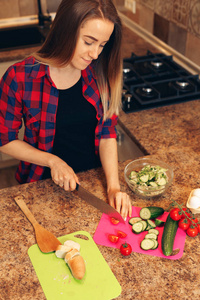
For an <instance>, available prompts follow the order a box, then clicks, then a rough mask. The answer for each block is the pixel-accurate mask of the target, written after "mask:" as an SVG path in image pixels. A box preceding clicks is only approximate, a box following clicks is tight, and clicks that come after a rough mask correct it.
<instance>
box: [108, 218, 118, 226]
mask: <svg viewBox="0 0 200 300" xmlns="http://www.w3.org/2000/svg"><path fill="white" fill-rule="evenodd" d="M110 222H111V223H112V224H114V225H117V224H118V223H119V220H117V219H115V218H110Z"/></svg>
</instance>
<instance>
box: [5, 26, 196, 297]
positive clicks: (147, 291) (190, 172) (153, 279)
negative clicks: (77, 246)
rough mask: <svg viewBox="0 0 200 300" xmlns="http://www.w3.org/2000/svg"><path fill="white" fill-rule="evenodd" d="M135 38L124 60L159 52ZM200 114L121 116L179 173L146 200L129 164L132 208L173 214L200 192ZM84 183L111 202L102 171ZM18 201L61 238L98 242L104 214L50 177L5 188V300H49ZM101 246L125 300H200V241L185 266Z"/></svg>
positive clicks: (190, 245) (189, 241)
mask: <svg viewBox="0 0 200 300" xmlns="http://www.w3.org/2000/svg"><path fill="white" fill-rule="evenodd" d="M127 33H128V34H127ZM133 38H134V37H133ZM135 39H136V43H135V44H134V42H133V39H132V38H131V39H130V33H129V32H128V31H126V34H125V41H126V43H125V45H124V50H123V51H124V52H123V53H124V56H128V55H130V53H131V51H135V50H136V52H137V53H138V54H143V53H145V52H146V50H147V49H149V47H151V46H149V45H147V44H146V43H145V42H144V41H143V44H142V41H141V39H140V38H138V37H135ZM128 41H129V42H130V44H131V47H132V48H131V49H130V47H129V46H128ZM137 45H138V49H140V48H141V49H140V53H139V52H138V50H137ZM151 50H153V51H156V49H153V48H152V49H151ZM199 110H200V101H199V100H195V101H192V102H188V103H184V104H177V105H171V106H167V107H162V108H156V109H151V110H146V111H141V112H136V113H131V114H125V113H124V112H121V114H120V118H119V121H120V123H122V125H123V126H124V127H125V129H126V130H127V131H128V132H129V134H130V135H132V137H133V139H134V140H135V141H136V142H137V143H138V144H139V145H140V147H142V148H143V150H145V152H146V153H147V154H148V155H150V156H152V157H154V158H158V159H161V160H163V161H165V162H167V163H169V164H170V165H171V166H172V167H173V169H174V180H173V184H172V186H171V187H170V188H169V189H168V191H167V192H166V194H164V195H163V196H161V197H160V198H158V199H157V200H143V199H140V198H139V197H137V196H135V195H134V194H133V193H132V192H131V191H130V190H129V188H128V187H127V185H126V183H125V180H124V176H123V171H124V168H125V166H126V164H127V163H128V161H126V162H121V163H119V175H120V180H121V186H122V189H123V190H124V191H126V192H127V193H128V194H129V195H130V197H131V200H132V205H134V206H138V207H144V206H151V205H154V206H155V205H159V206H162V207H163V208H164V209H166V208H167V207H168V205H169V204H170V202H171V199H174V200H176V201H177V202H178V203H184V204H185V203H186V201H187V198H188V196H189V193H190V191H191V190H192V189H194V188H197V187H199V186H200V179H199V169H200V146H199V138H200V122H199V121H200V116H199ZM79 179H80V182H81V183H82V185H83V187H85V188H87V189H88V190H89V191H90V192H92V193H94V194H95V195H96V196H98V197H100V198H102V199H104V200H105V201H106V186H105V179H104V174H103V171H102V169H101V168H98V169H95V170H90V171H87V172H83V173H80V174H79ZM16 195H23V196H24V197H25V202H26V204H27V206H28V207H29V209H30V210H31V211H32V213H33V214H34V216H35V218H36V220H38V222H39V223H40V224H41V225H42V226H43V227H45V228H46V229H47V230H49V231H51V232H52V233H53V234H54V235H55V236H63V235H66V234H69V233H72V232H76V231H79V230H84V231H87V232H89V233H90V234H91V236H93V235H94V233H95V230H96V228H97V225H98V223H99V221H100V218H101V212H99V211H98V210H97V209H95V208H93V207H92V206H90V205H88V204H87V203H85V202H84V201H82V200H81V199H80V198H79V197H78V196H77V195H76V193H74V192H65V191H64V190H63V189H61V188H59V187H58V186H56V185H55V184H54V183H53V182H52V181H51V180H50V179H48V180H44V181H40V182H34V183H29V184H23V185H20V186H14V187H12V188H6V189H2V190H0V207H1V209H0V218H1V233H2V235H1V250H0V262H1V263H0V275H1V282H0V289H1V299H15V300H23V299H24V300H25V299H26V300H29V299H34V300H37V299H38V300H39V299H40V300H42V299H45V296H44V293H43V290H42V288H41V286H40V283H39V280H38V278H37V276H36V273H35V271H34V268H33V266H32V264H31V261H30V259H29V256H28V254H27V251H28V249H29V248H30V246H32V245H33V244H35V243H36V240H35V235H34V230H33V227H32V225H31V224H30V223H29V222H28V220H27V219H26V217H25V216H24V214H23V213H22V212H21V210H20V209H19V208H18V206H17V205H16V204H15V202H14V200H13V198H14V197H15V196H16ZM198 217H199V216H198ZM77 220H78V222H77ZM98 248H99V250H100V252H101V253H102V255H103V257H104V259H105V260H106V262H107V263H108V265H109V267H110V268H111V270H112V272H113V273H114V275H115V276H116V278H117V280H118V282H119V283H120V285H121V287H122V293H121V295H120V296H119V297H118V298H117V299H120V300H128V299H130V300H132V299H136V300H141V299H149V298H151V299H162V300H165V299H180V298H181V299H189V298H192V299H195V300H197V299H199V298H200V288H199V287H200V285H199V278H200V262H199V254H200V252H199V236H197V237H195V238H190V237H188V236H187V237H186V241H185V247H184V253H183V256H182V257H181V258H180V259H178V260H170V259H165V258H159V257H156V256H149V255H143V254H138V253H134V252H132V253H131V255H130V256H129V257H122V256H121V254H120V253H119V250H118V249H114V248H109V247H105V246H100V245H98ZM111 288H112V287H111Z"/></svg>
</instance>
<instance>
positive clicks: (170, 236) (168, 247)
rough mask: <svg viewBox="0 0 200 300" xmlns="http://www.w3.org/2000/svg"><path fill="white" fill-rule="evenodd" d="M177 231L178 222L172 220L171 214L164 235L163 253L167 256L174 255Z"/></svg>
mask: <svg viewBox="0 0 200 300" xmlns="http://www.w3.org/2000/svg"><path fill="white" fill-rule="evenodd" d="M177 229H178V221H174V220H172V218H171V217H170V214H169V215H168V217H167V220H166V222H165V226H164V230H163V235H162V252H163V254H164V255H165V256H170V255H171V254H172V251H173V246H174V239H175V236H176V232H177Z"/></svg>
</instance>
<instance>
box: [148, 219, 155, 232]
mask: <svg viewBox="0 0 200 300" xmlns="http://www.w3.org/2000/svg"><path fill="white" fill-rule="evenodd" d="M153 228H156V224H155V223H154V221H152V220H147V230H149V229H153Z"/></svg>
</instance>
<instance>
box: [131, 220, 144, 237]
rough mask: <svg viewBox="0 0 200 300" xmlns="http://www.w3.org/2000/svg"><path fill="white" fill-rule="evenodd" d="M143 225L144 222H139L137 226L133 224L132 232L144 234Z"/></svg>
mask: <svg viewBox="0 0 200 300" xmlns="http://www.w3.org/2000/svg"><path fill="white" fill-rule="evenodd" d="M143 226H144V225H143V224H142V222H141V221H139V222H137V223H135V224H133V226H132V231H133V232H134V233H137V234H138V233H140V232H142V231H143Z"/></svg>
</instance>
